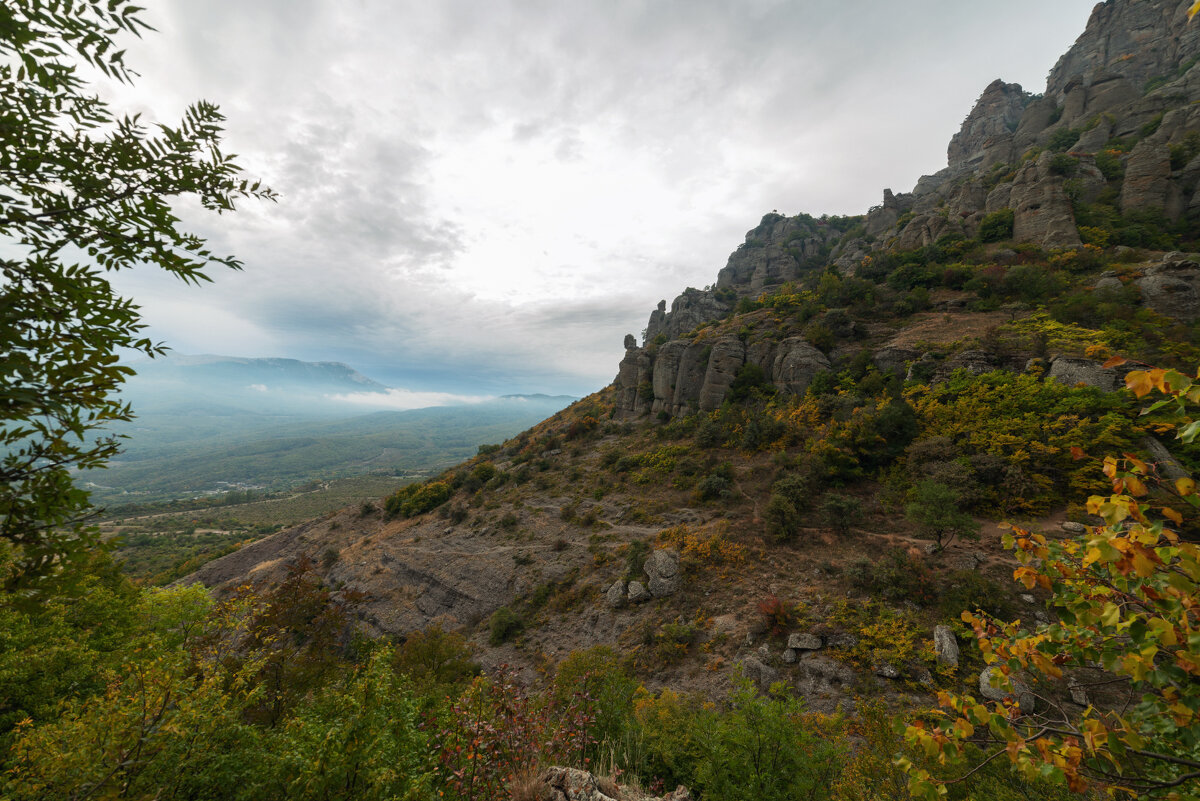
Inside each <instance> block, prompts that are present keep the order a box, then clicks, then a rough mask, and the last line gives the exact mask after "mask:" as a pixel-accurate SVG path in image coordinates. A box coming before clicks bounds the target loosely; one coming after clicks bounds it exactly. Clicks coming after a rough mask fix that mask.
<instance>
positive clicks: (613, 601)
mask: <svg viewBox="0 0 1200 801" xmlns="http://www.w3.org/2000/svg"><path fill="white" fill-rule="evenodd" d="M626 597H627V596H626V583H625V581H623V580H622V581H614V582H613V584H612V586H611V587H609V588H608V591H607V592H605V593H604V602H605V603H607V604H608V605H609V607H611V608H613V609H620V608H621V607H622V606H624V605H625V599H626Z"/></svg>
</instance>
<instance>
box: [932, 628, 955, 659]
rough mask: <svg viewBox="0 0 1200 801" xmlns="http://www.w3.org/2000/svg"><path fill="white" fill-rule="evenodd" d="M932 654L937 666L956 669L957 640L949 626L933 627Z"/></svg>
mask: <svg viewBox="0 0 1200 801" xmlns="http://www.w3.org/2000/svg"><path fill="white" fill-rule="evenodd" d="M933 653H934V656H935V657H936V658H937V661H938V664H941V665H949V666H950V667H958V640H956V639H955V638H954V632H953V631H952V630H951V629H950V627H949V626H935V627H934V629H933Z"/></svg>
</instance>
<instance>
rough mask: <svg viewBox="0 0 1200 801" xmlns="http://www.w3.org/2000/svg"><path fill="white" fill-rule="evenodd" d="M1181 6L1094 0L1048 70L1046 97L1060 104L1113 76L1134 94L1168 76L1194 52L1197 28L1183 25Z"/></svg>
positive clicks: (1199, 42)
mask: <svg viewBox="0 0 1200 801" xmlns="http://www.w3.org/2000/svg"><path fill="white" fill-rule="evenodd" d="M1187 8H1188V4H1186V3H1178V2H1161V1H1160V2H1146V1H1145V0H1140V1H1139V2H1111V1H1110V2H1106V3H1098V4H1097V5H1096V7H1095V8H1094V9H1093V10H1092V15H1091V18H1090V19H1088V23H1087V28H1086V29H1085V30H1084V32H1083V34H1082V35H1081V36H1080V37H1079V38H1078V39H1077V40H1076V41H1075V44H1074V45H1073V46H1072V47H1071V49H1070V50H1068V51H1067V52H1066V53H1065V54H1064V55H1063V56H1062V57H1061V58H1060V59H1059V60H1058V63H1057V64H1055V65H1054V68H1053V69H1051V70H1050V76H1049V78H1048V79H1047V82H1046V96H1047V97H1048V98H1050V99H1052V100H1053V101H1054V102H1056V103H1063V102H1064V101H1065V100H1066V99H1067V96H1068V94H1069V93H1070V91H1071V90H1072V89H1076V90H1077V91H1078V90H1084V91H1087V90H1097V91H1103V86H1104V84H1105V83H1106V82H1110V81H1112V79H1113V78H1120V79H1123V80H1124V81H1125V82H1126V83H1128V84H1129V85H1131V86H1133V87H1135V88H1136V89H1137V90H1139V92H1140V90H1141V89H1142V88H1143V87H1145V86H1146V85H1147V84H1148V83H1149V82H1151V81H1154V80H1156V79H1157V80H1161V79H1163V78H1165V77H1167V76H1173V75H1174V74H1175V73H1176V72H1177V70H1178V69H1179V67H1180V65H1181V64H1182V63H1183V62H1184V61H1186V60H1187V59H1189V58H1191V57H1192V56H1193V55H1195V54H1196V53H1197V52H1200V28H1197V27H1196V26H1195V25H1191V26H1189V25H1188V24H1187V13H1186V12H1187ZM1086 110H1087V109H1086V108H1085V111H1086Z"/></svg>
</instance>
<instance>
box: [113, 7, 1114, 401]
mask: <svg viewBox="0 0 1200 801" xmlns="http://www.w3.org/2000/svg"><path fill="white" fill-rule="evenodd" d="M147 5H148V6H149V8H148V10H147V11H146V12H145V15H144V16H145V19H146V21H147V22H149V23H150V24H151V25H153V26H154V27H155V28H156V31H154V32H149V33H147V34H146V35H145V36H144V37H143V39H142V40H140V41H138V40H133V41H122V42H121V45H122V46H126V47H127V49H128V52H127V55H126V59H127V62H128V63H129V65H130V66H131V67H132V68H133V69H134V70H136V71H137V72H138V73H139V74H140V77H139V78H138V79H137V80H136V82H135V83H134V85H133V86H115V85H112V84H106V83H101V84H100V91H101V93H102V94H103V95H104V96H105V97H106V98H107V99H110V100H111V101H112V103H113V104H114V106H115V108H116V109H118V110H119V111H121V112H142V113H143V114H144V117H145V118H146V119H151V120H157V121H161V122H165V123H173V122H175V121H177V120H178V119H179V118H180V117H181V115H182V113H183V110H184V109H185V108H186V106H187V104H189V103H191V102H194V101H195V100H198V99H205V100H210V101H213V102H216V103H218V104H219V105H220V107H221V110H222V112H223V113H224V114H225V115H226V117H227V118H228V120H227V125H226V142H225V148H224V149H225V150H226V151H227V152H233V153H237V154H238V155H239V163H240V164H241V166H242V167H243V168H244V169H245V171H246V173H247V174H248V175H250V176H251V177H254V178H261V179H262V180H263V181H264V182H266V183H267V184H269V185H270V186H271V187H272V188H273V189H274V190H275V191H277V192H278V193H279V201H278V203H264V202H257V201H249V202H245V203H243V204H241V206H240V207H239V210H238V211H237V212H236V213H234V214H227V215H221V216H219V217H218V216H215V215H212V214H208V213H203V212H201V211H200V210H198V209H194V208H192V207H190V206H187V205H186V204H185V205H182V206H181V207H180V213H181V215H182V216H183V218H184V219H185V221H186V222H187V223H188V225H189V226H190V229H191V230H194V231H196V232H197V233H200V234H202V235H204V236H206V237H207V238H208V239H209V241H210V242H211V243H212V245H213V246H214V249H215V250H216V251H219V252H221V253H233V254H235V255H236V256H237V257H238V258H240V259H241V260H242V261H243V262H244V264H245V269H244V270H243V271H241V272H233V271H227V270H223V269H222V270H220V271H219V272H214V273H213V274H212V277H213V278H214V279H215V280H214V282H213V283H211V284H205V285H203V286H201V287H198V288H197V287H193V286H188V285H185V284H183V283H181V282H179V281H177V280H174V279H172V278H170V277H169V276H165V275H161V274H155V273H154V272H152V271H149V270H131V271H128V272H125V273H121V274H119V275H118V277H117V279H116V280H115V283H116V285H117V288H118V290H119V291H121V292H122V293H124V294H127V295H129V296H131V297H133V298H134V299H135V300H136V301H137V302H138V303H139V304H140V305H141V306H142V310H143V314H144V317H145V319H146V321H147V322H148V323H149V325H150V329H149V334H150V336H152V337H154V338H155V339H156V340H161V341H163V342H165V343H166V344H167V345H169V346H171V347H172V348H174V349H175V350H176V351H178V352H180V353H191V354H200V353H216V354H225V355H233V356H246V357H260V356H275V357H289V358H296V359H303V360H309V361H342V362H346V363H348V364H350V365H351V366H353V367H355V368H356V369H359V370H360V371H362V372H364V373H365V374H367V375H369V376H370V377H372V378H374V379H376V380H378V381H381V382H383V383H385V384H388V385H389V386H392V387H396V388H397V389H399V390H402V393H401V395H403V392H416V393H425V392H441V393H456V394H462V395H489V394H503V393H515V392H546V393H551V394H560V393H565V394H573V395H584V394H587V393H590V392H593V391H595V390H598V389H600V388H601V387H603V386H604V385H606V384H607V383H609V382H610V381H611V380H612V378H613V376H614V375H615V374H616V371H617V365H618V362H619V361H620V359H621V357H622V356H623V354H624V349H623V345H622V340H623V337H624V335H625V334H627V333H633V334H635V335H638V334H640V332H641V331H642V329H644V328H645V325H646V321H647V319H648V317H649V313H650V311H651V310H652V309H653V308H654V307H655V305H656V304H657V303H658V301H659V300H660V299H665V300H667V302H668V304H669V303H670V301H671V299H672V298H674V297H675V296H676V295H677V294H679V293H680V292H681V291H682V290H683V289H684V288H685V287H687V286H696V287H702V286H705V285H707V284H711V283H713V282H714V281H715V280H716V275H717V271H718V270H719V269H720V268H721V267H723V266H724V264H725V261H726V259H727V258H728V256H729V253H730V252H732V251H733V250H734V249H735V248H736V247H737V245H738V244H739V243H740V242H741V241H742V240H743V239H744V236H745V232H746V231H748V230H749V229H751V228H753V227H754V226H755V225H757V223H758V221H759V219H760V218H761V217H762V215H763V214H765V213H767V212H770V211H772V210H778V211H780V212H782V213H784V214H796V213H799V212H807V213H810V214H814V215H820V214H822V213H828V214H861V213H864V212H865V211H866V210H867V209H868V208H869V207H870V206H872V205H875V204H877V203H879V202H880V201H881V199H882V192H883V189H884V188H885V187H886V188H891V189H893V190H894V191H896V192H902V191H909V190H911V189H912V187H913V186H914V185H915V184H916V181H917V179H918V178H919V177H920V176H921V175H923V174H929V173H933V172H936V171H937V170H939V169H941V168H943V167H944V166H945V164H946V145H947V144H948V142H949V140H950V137H951V136H952V135H953V134H954V133H955V131H957V129H958V127H959V126H960V125H961V123H962V120H963V118H965V117H966V115H967V114H968V112H969V111H970V110H971V107H972V106H973V105H974V102H975V100H976V99H977V98H978V96H979V95H980V94H981V93H982V91H983V89H984V88H985V87H986V86H987V85H988V84H989V83H990V82H991V81H992V80H994V79H996V78H1003V79H1004V80H1006V81H1009V82H1017V83H1020V84H1022V85H1023V86H1024V87H1025V88H1026V89H1027V90H1030V91H1035V92H1038V91H1042V90H1043V89H1044V87H1045V77H1046V74H1047V72H1048V71H1049V70H1050V68H1051V67H1052V66H1053V65H1054V63H1055V61H1056V60H1057V58H1058V56H1059V55H1061V54H1062V53H1063V52H1064V51H1065V50H1066V49H1067V48H1068V47H1069V46H1070V44H1071V43H1072V42H1073V41H1074V39H1075V38H1076V36H1078V35H1079V34H1080V33H1081V32H1082V31H1083V28H1084V25H1085V23H1086V21H1087V17H1088V13H1089V11H1090V9H1091V5H1092V4H1091V2H1083V1H1081V0H1054V2H1052V3H1051V2H1046V1H1045V0H1007V1H1006V2H1004V3H964V2H961V0H936V1H935V0H909V2H905V3H867V2H861V1H860V0H790V1H788V0H724V1H723V2H718V1H717V0H655V1H654V2H651V1H650V0H642V1H641V2H636V1H634V0H589V1H588V2H584V1H583V0H574V1H573V0H530V2H513V1H509V0H473V1H470V2H468V1H467V0H386V2H385V0H370V1H368V0H205V1H204V2H196V0H156V2H154V3H149V4H147Z"/></svg>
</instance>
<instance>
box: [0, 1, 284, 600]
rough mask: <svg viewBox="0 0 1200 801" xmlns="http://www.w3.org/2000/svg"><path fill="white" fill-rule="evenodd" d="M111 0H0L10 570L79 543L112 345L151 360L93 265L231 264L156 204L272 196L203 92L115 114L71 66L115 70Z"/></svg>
mask: <svg viewBox="0 0 1200 801" xmlns="http://www.w3.org/2000/svg"><path fill="white" fill-rule="evenodd" d="M140 10H141V9H139V8H137V7H136V6H134V5H132V4H130V2H129V0H80V1H78V2H74V3H70V2H62V0H0V62H2V63H0V176H2V178H3V187H2V188H0V237H2V238H3V239H2V241H3V242H4V244H5V247H4V249H3V257H2V258H0V353H2V354H3V358H0V454H2V457H0V478H2V483H0V539H2V540H5V541H7V542H9V543H12V544H14V545H16V546H17V547H18V548H19V549H20V554H21V557H20V558H21V563H20V567H19V568H18V569H17V570H16V571H15V572H14V573H13V574H12V575H11V576H10V577H9V582H8V583H9V584H10V585H12V584H14V583H28V582H30V581H31V580H33V579H35V578H36V577H38V576H40V575H44V574H45V573H46V572H47V571H48V570H49V569H50V568H51V567H52V566H53V565H54V564H56V563H58V562H60V561H62V560H65V559H69V558H71V557H72V556H77V555H79V554H80V553H82V552H83V551H84V549H85V548H86V546H88V545H89V544H91V543H92V542H94V539H95V535H94V533H93V532H92V531H91V530H90V529H89V528H88V527H87V526H86V520H87V518H88V516H89V510H90V505H89V501H88V495H87V493H86V492H84V491H82V490H81V489H79V488H78V487H76V486H75V484H74V481H73V473H74V472H75V471H78V470H86V469H89V468H94V467H98V466H101V465H103V464H104V463H105V462H106V461H107V460H108V459H110V458H111V457H112V456H113V455H115V454H116V453H117V452H118V450H119V442H118V440H117V439H116V438H114V437H113V436H112V435H111V434H106V433H105V427H106V426H108V425H110V424H111V423H113V422H114V421H123V420H129V419H130V418H131V416H132V412H131V410H130V408H129V406H128V405H127V404H125V403H123V402H122V401H121V400H120V399H119V398H118V397H117V395H116V392H117V389H118V388H119V386H120V384H121V382H122V381H123V380H124V378H125V377H126V376H128V375H130V374H131V373H132V370H131V369H130V368H129V367H127V366H125V365H122V364H121V363H120V362H119V361H118V352H119V351H120V350H121V349H129V350H133V351H138V352H140V353H143V354H146V355H148V356H154V355H157V354H159V353H161V352H162V351H163V348H162V346H161V345H157V344H155V343H153V342H151V341H150V340H149V339H147V338H145V337H143V336H142V331H143V329H144V325H143V324H142V323H141V317H140V315H139V312H138V307H137V306H135V305H134V304H133V303H132V302H131V301H130V300H128V299H126V298H121V297H119V296H117V294H116V293H115V292H114V290H113V287H112V285H111V284H110V283H109V282H108V280H107V278H106V277H105V274H106V273H107V272H110V271H115V270H121V269H128V268H131V267H134V266H139V265H143V264H146V265H152V266H157V267H160V268H162V269H164V270H166V271H168V272H170V273H172V274H174V275H176V276H178V277H179V278H181V279H182V280H184V281H187V282H192V283H199V282H200V281H204V280H209V279H208V278H207V276H206V275H205V272H204V270H205V269H206V268H207V267H210V266H213V265H219V266H225V267H231V268H234V269H238V268H239V267H240V263H239V262H238V261H237V260H236V259H234V258H233V257H229V256H218V255H215V254H214V253H213V252H212V251H210V250H209V249H208V247H207V245H206V243H205V241H204V240H203V239H202V238H200V237H198V236H196V235H194V234H191V233H188V232H187V231H185V230H183V229H182V227H181V221H180V219H179V218H178V217H177V216H176V215H175V213H174V211H173V210H172V207H171V201H173V200H175V199H177V198H182V197H189V198H192V199H194V200H195V201H198V203H199V204H200V205H201V206H202V207H203V208H205V209H208V210H211V211H215V212H218V213H220V212H224V211H231V210H233V208H234V205H235V201H237V200H238V199H240V198H246V197H257V198H265V199H273V198H274V194H273V193H272V191H271V190H270V189H268V188H266V187H263V186H261V185H260V184H258V183H257V182H253V183H252V182H249V181H247V180H245V179H244V178H242V177H241V170H240V168H239V167H238V166H237V164H235V163H234V161H233V157H231V156H227V155H225V154H223V153H222V152H221V150H220V138H221V122H222V121H223V119H224V118H223V117H222V116H221V115H220V113H219V112H218V110H217V107H216V106H214V105H213V104H211V103H207V102H203V101H201V102H198V103H196V104H195V105H193V106H191V107H190V108H188V109H187V111H186V112H185V114H184V117H183V120H182V121H181V122H180V123H179V125H178V126H177V127H174V128H172V127H168V126H166V125H155V126H153V132H152V130H151V127H148V126H147V125H145V124H144V123H142V121H141V120H140V119H139V118H138V117H137V116H133V117H129V116H121V117H118V116H117V115H116V113H115V112H114V111H113V110H112V109H111V108H110V107H109V105H108V104H107V103H105V102H104V101H102V100H100V99H99V98H98V97H97V96H96V95H95V94H94V93H93V92H92V91H91V90H90V89H89V88H88V86H87V85H86V83H85V81H84V80H83V78H82V77H81V75H80V72H79V69H80V67H81V66H82V65H83V64H87V65H90V66H91V67H93V68H95V69H97V70H99V71H100V72H101V73H103V74H104V75H106V76H108V77H109V78H112V79H115V80H118V81H121V82H126V83H128V82H131V80H132V78H133V73H132V72H131V71H130V70H129V68H128V67H127V66H126V64H125V61H124V51H123V50H118V49H117V45H116V37H117V36H118V35H122V34H124V35H129V34H132V35H135V36H140V33H141V31H142V30H146V29H148V26H147V25H146V24H145V23H144V22H143V21H142V20H141V19H140V18H139V16H138V12H139V11H140Z"/></svg>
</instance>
